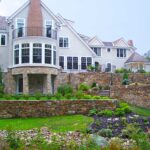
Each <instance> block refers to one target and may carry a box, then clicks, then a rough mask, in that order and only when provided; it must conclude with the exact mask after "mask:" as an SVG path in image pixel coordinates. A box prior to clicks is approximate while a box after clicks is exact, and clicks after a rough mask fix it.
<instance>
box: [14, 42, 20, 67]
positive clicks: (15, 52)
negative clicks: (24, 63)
mask: <svg viewBox="0 0 150 150" xmlns="http://www.w3.org/2000/svg"><path fill="white" fill-rule="evenodd" d="M14 64H15V65H17V64H19V44H17V45H15V49H14Z"/></svg>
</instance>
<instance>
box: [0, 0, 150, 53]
mask: <svg viewBox="0 0 150 150" xmlns="http://www.w3.org/2000/svg"><path fill="white" fill-rule="evenodd" d="M0 1H1V2H0V15H4V16H9V15H11V14H12V13H13V12H14V11H15V10H17V9H18V8H19V7H20V6H21V5H22V4H24V3H25V2H26V1H27V0H0ZM43 2H44V3H45V4H46V5H47V6H48V7H49V8H50V9H51V10H52V11H53V12H54V13H55V14H57V13H60V14H61V15H62V16H63V17H65V18H67V19H71V20H73V21H75V23H76V26H75V28H76V30H77V31H78V32H80V33H82V34H85V35H88V36H91V37H93V36H95V35H97V36H98V37H99V38H100V39H101V40H103V41H115V40H116V39H118V38H120V37H124V38H125V39H126V40H128V39H132V40H133V41H134V43H135V46H136V47H137V49H138V50H137V51H138V52H139V53H141V54H144V53H145V52H146V51H148V50H149V49H150V0H43Z"/></svg>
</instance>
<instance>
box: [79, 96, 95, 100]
mask: <svg viewBox="0 0 150 150" xmlns="http://www.w3.org/2000/svg"><path fill="white" fill-rule="evenodd" d="M82 98H83V99H90V100H91V99H92V98H93V97H92V96H91V95H83V97H82Z"/></svg>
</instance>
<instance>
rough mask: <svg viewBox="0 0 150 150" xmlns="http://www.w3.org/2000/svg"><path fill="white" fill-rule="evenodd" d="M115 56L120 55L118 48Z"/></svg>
mask: <svg viewBox="0 0 150 150" xmlns="http://www.w3.org/2000/svg"><path fill="white" fill-rule="evenodd" d="M117 57H120V53H119V49H117Z"/></svg>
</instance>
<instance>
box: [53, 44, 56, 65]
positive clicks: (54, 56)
mask: <svg viewBox="0 0 150 150" xmlns="http://www.w3.org/2000/svg"><path fill="white" fill-rule="evenodd" d="M53 63H54V65H56V46H53Z"/></svg>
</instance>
